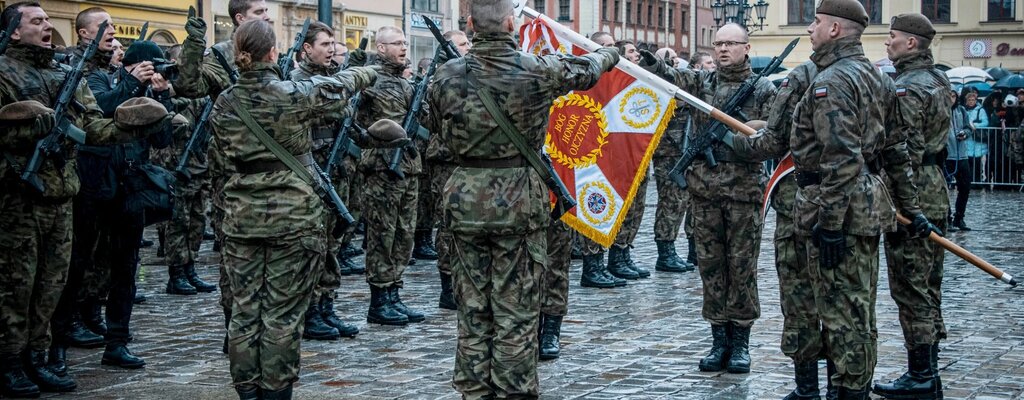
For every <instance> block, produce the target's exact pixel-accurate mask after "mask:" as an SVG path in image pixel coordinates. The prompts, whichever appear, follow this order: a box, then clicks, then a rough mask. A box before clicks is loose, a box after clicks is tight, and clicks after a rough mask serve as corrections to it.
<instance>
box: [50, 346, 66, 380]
mask: <svg viewBox="0 0 1024 400" xmlns="http://www.w3.org/2000/svg"><path fill="white" fill-rule="evenodd" d="M46 368H49V369H50V371H52V372H53V374H54V375H57V376H60V377H64V376H68V346H66V345H63V344H61V343H58V342H57V341H56V340H55V341H53V342H51V343H50V354H48V355H47V360H46Z"/></svg>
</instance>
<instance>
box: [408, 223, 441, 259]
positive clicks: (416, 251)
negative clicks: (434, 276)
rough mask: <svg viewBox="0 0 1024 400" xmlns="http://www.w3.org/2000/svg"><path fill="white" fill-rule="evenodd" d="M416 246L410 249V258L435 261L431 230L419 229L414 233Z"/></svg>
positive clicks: (435, 253) (435, 251)
mask: <svg viewBox="0 0 1024 400" xmlns="http://www.w3.org/2000/svg"><path fill="white" fill-rule="evenodd" d="M414 243H415V244H416V245H415V246H413V249H412V257H413V258H416V259H419V260H436V259H437V250H436V249H434V235H433V230H432V229H420V230H417V231H416V241H415V242H414Z"/></svg>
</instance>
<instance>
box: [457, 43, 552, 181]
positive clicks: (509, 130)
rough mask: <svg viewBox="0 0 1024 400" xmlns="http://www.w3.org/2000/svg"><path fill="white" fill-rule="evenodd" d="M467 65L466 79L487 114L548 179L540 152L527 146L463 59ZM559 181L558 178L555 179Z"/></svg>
mask: <svg viewBox="0 0 1024 400" xmlns="http://www.w3.org/2000/svg"><path fill="white" fill-rule="evenodd" d="M463 60H465V63H466V77H467V78H469V85H470V86H472V87H473V88H474V89H476V94H477V97H479V98H480V101H481V102H483V103H484V108H486V109H487V113H488V114H491V117H492V118H494V122H495V123H497V124H498V127H499V128H501V131H502V132H503V133H504V134H505V137H507V138H508V140H509V141H511V142H512V144H513V145H514V146H515V147H516V149H517V150H519V153H520V154H521V155H522V156H523V158H525V159H526V162H527V163H529V165H530V166H531V167H533V170H534V171H536V172H537V174H538V175H540V176H541V178H545V179H546V178H548V169H547V168H545V166H544V162H543V161H541V159H540V154H539V152H538V151H536V150H533V149H531V148H530V146H529V145H527V144H526V138H524V137H523V135H522V134H520V133H519V130H517V129H516V127H515V125H512V121H510V120H509V117H508V114H505V112H504V111H503V110H502V109H501V107H498V103H497V102H495V101H494V97H492V96H491V91H490V90H488V89H487V87H485V86H484V85H482V84H480V81H478V80H477V79H476V77H475V76H473V74H472V73H471V72H470V67H469V61H468V60H467V59H465V58H463ZM554 178H555V179H557V177H554Z"/></svg>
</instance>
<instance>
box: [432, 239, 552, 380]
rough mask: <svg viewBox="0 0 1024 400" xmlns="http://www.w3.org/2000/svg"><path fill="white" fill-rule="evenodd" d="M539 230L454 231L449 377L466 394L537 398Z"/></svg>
mask: <svg viewBox="0 0 1024 400" xmlns="http://www.w3.org/2000/svg"><path fill="white" fill-rule="evenodd" d="M545 236H546V235H545V232H544V231H536V232H531V233H527V234H524V235H516V236H472V235H460V234H458V233H455V234H454V236H453V239H452V243H453V246H452V272H453V282H454V289H455V301H456V302H457V303H458V304H459V310H458V316H459V336H458V342H457V346H456V350H455V374H454V376H453V378H452V382H453V384H454V386H455V389H456V390H458V391H459V393H461V394H462V396H463V398H465V399H487V398H499V399H504V398H536V397H537V396H538V395H539V393H540V388H539V385H538V379H537V357H538V346H539V343H538V338H537V328H538V323H539V321H538V319H539V317H540V314H539V313H540V301H541V293H540V288H539V287H538V285H540V284H541V282H542V277H541V273H542V272H543V269H544V264H545V257H546V252H547V249H546V241H545Z"/></svg>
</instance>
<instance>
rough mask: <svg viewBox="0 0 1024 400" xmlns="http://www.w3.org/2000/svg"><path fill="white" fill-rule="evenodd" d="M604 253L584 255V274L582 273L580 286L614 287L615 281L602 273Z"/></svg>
mask: <svg viewBox="0 0 1024 400" xmlns="http://www.w3.org/2000/svg"><path fill="white" fill-rule="evenodd" d="M603 259H604V253H598V254H594V255H585V256H583V274H582V275H580V286H583V287H590V288H602V289H604V288H613V287H615V282H612V281H611V280H609V279H608V278H607V277H605V276H604V275H602V274H601V268H603V267H604V263H603V261H604V260H603Z"/></svg>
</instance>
